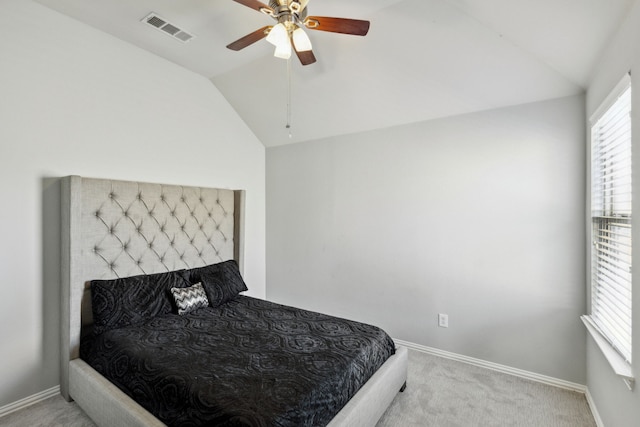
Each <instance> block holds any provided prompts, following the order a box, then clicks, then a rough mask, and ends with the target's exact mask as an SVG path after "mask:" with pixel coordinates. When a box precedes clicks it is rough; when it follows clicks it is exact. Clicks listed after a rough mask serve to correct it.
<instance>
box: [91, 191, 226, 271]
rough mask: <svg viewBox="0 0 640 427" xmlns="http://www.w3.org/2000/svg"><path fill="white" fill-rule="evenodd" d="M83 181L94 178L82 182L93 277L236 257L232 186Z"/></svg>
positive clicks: (201, 263)
mask: <svg viewBox="0 0 640 427" xmlns="http://www.w3.org/2000/svg"><path fill="white" fill-rule="evenodd" d="M84 181H85V182H87V181H95V182H92V183H91V185H87V184H86V183H85V184H84V186H83V189H84V191H83V209H82V210H83V213H82V230H83V244H84V245H86V246H85V247H86V248H88V249H89V250H88V251H86V253H85V256H86V257H87V260H86V261H87V262H86V263H85V269H86V270H85V272H86V274H87V275H88V276H87V278H88V279H98V278H104V277H111V276H113V275H116V276H119V277H122V276H129V275H134V274H148V273H153V272H158V271H168V270H176V269H181V268H192V267H198V266H201V265H206V264H210V263H214V262H219V261H224V260H227V259H231V258H233V256H234V253H233V232H234V228H233V210H234V193H233V191H232V190H220V189H208V188H196V187H182V186H172V185H160V184H146V183H135V182H124V181H107V180H91V179H84ZM94 184H95V185H94Z"/></svg>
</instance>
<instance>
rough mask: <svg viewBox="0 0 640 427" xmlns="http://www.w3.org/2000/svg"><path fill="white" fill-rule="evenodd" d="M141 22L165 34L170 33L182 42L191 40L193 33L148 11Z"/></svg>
mask: <svg viewBox="0 0 640 427" xmlns="http://www.w3.org/2000/svg"><path fill="white" fill-rule="evenodd" d="M142 22H146V23H147V24H149V25H151V26H152V27H153V28H155V29H157V30H160V31H162V32H163V33H165V34H168V35H170V36H171V37H173V38H174V39H177V40H180V41H181V42H183V43H186V42H188V41H189V40H191V39H192V38H193V37H194V35H193V34H190V33H188V32H186V31H185V30H183V29H181V28H178V27H177V26H176V25H173V24H171V23H169V22H167V20H166V19H164V18H161V17H159V16H158V15H156V14H155V13H150V14H149V15H147V16H146V17H145V18H144V19H143V20H142Z"/></svg>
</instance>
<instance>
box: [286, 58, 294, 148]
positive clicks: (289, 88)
mask: <svg viewBox="0 0 640 427" xmlns="http://www.w3.org/2000/svg"><path fill="white" fill-rule="evenodd" d="M286 128H287V130H289V138H292V137H293V135H292V134H291V58H289V59H287V126H286Z"/></svg>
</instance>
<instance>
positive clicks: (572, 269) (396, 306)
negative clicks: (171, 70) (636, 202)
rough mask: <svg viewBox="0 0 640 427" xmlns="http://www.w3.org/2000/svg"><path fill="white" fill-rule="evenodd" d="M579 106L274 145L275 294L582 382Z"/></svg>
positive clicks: (270, 213)
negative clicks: (445, 321) (441, 322)
mask: <svg viewBox="0 0 640 427" xmlns="http://www.w3.org/2000/svg"><path fill="white" fill-rule="evenodd" d="M584 120H585V117H584V99H583V97H581V96H577V97H569V98H562V99H557V100H552V101H547V102H540V103H535V104H528V105H522V106H516V107H511V108H505V109H499V110H493V111H486V112H481V113H475V114H469V115H464V116H458V117H452V118H446V119H441V120H434V121H428V122H422V123H417V124H413V125H408V126H402V127H397V128H390V129H384V130H380V131H375V132H368V133H362V134H356V135H350V136H341V137H335V138H329V139H325V140H320V141H315V142H308V143H301V144H294V145H289V146H282V147H276V148H269V149H267V298H268V299H270V300H274V301H279V302H282V303H286V304H291V305H297V306H303V307H307V308H309V309H312V310H318V311H324V312H329V313H332V314H335V315H340V316H344V317H348V318H352V319H356V320H361V321H365V322H370V323H374V324H377V325H379V326H382V327H383V328H385V329H386V330H387V332H389V333H390V335H392V336H393V337H394V338H397V339H402V340H405V341H410V342H413V343H417V344H421V345H425V346H430V347H436V348H438V349H442V350H446V351H450V352H454V353H459V354H462V355H466V356H470V357H475V358H479V359H483V360H486V361H490V362H494V363H499V364H504V365H507V366H511V367H515V368H519V369H524V370H528V371H532V372H535V373H539V374H543V375H548V376H551V377H555V378H559V379H563V380H566V381H571V382H576V383H580V384H584V383H585V351H584V349H585V339H586V336H585V331H584V327H583V326H582V324H581V322H580V320H579V316H580V315H581V314H583V313H584V312H585V304H586V302H585V299H586V297H585V286H584V284H585V259H584V253H585V246H584V245H585V238H584V230H585V220H584V203H585V200H584V187H585V179H584V177H585V151H584V139H585V135H584ZM438 313H447V314H448V315H449V322H450V326H449V328H447V329H444V328H438V327H437V314H438Z"/></svg>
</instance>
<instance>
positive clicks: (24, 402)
mask: <svg viewBox="0 0 640 427" xmlns="http://www.w3.org/2000/svg"><path fill="white" fill-rule="evenodd" d="M56 394H60V386H59V385H57V386H55V387H51V388H50V389H48V390H44V391H41V392H40V393H36V394H33V395H31V396H27V397H25V398H24V399H20V400H18V401H15V402H13V403H10V404H8V405H5V406H3V407H1V408H0V418H2V417H4V416H5V415H9V414H10V413H12V412H15V411H19V410H20V409H24V408H26V407H27V406H31V405H33V404H34V403H38V402H42V401H43V400H45V399H48V398H50V397H53V396H55V395H56Z"/></svg>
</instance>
